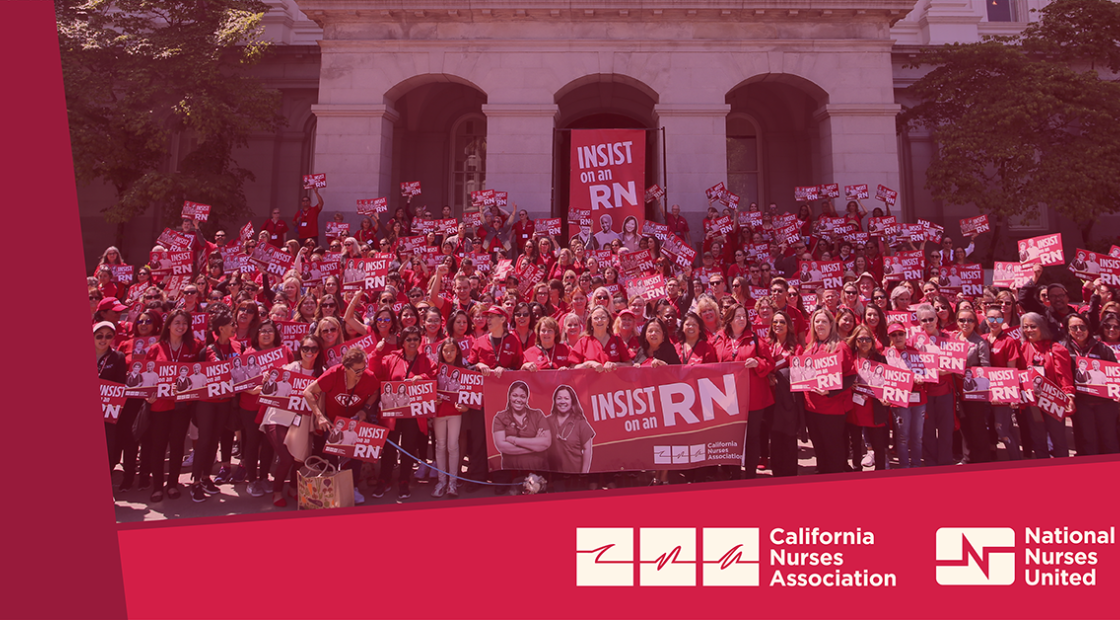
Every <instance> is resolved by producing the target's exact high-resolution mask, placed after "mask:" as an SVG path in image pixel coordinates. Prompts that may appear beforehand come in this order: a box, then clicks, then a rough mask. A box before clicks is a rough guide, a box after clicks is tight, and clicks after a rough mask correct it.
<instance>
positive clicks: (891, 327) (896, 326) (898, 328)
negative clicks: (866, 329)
mask: <svg viewBox="0 0 1120 620" xmlns="http://www.w3.org/2000/svg"><path fill="white" fill-rule="evenodd" d="M895 332H902V333H906V328H905V327H903V325H902V323H887V333H888V334H893V333H895Z"/></svg>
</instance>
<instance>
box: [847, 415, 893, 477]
mask: <svg viewBox="0 0 1120 620" xmlns="http://www.w3.org/2000/svg"><path fill="white" fill-rule="evenodd" d="M847 429H848V443H849V444H850V447H851V450H852V469H854V470H856V471H862V470H863V458H862V456H863V438H864V435H865V434H866V436H867V439H868V441H870V442H871V450H872V452H874V453H875V471H879V470H881V469H886V468H887V435H888V430H887V427H886V426H856V425H855V424H848V425H847Z"/></svg>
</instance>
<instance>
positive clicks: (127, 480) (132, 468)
mask: <svg viewBox="0 0 1120 620" xmlns="http://www.w3.org/2000/svg"><path fill="white" fill-rule="evenodd" d="M143 404H144V401H142V400H140V399H139V398H130V399H128V400H126V401H125V403H124V407H121V415H120V417H118V418H117V423H116V424H112V425H111V426H112V427H113V435H112V444H110V446H109V464H110V465H112V464H114V463H116V462H117V457H118V456H121V457H122V458H121V467H123V468H124V478H122V479H121V486H125V487H128V486H132V482H133V480H134V479H135V478H136V455H137V453H138V452H139V450H140V442H138V441H136V439H135V438H133V436H132V424H133V422H135V421H136V414H137V413H139V412H140V406H141V405H143ZM105 430H106V431H108V430H109V429H105ZM144 470H145V471H147V468H146V467H145V468H144Z"/></svg>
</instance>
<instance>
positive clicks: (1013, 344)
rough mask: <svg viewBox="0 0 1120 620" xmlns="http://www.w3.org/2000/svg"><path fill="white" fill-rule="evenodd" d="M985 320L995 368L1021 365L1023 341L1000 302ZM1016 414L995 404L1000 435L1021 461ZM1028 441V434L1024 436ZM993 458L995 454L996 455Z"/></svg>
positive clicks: (1009, 451) (1010, 453)
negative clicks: (1009, 328) (1011, 331)
mask: <svg viewBox="0 0 1120 620" xmlns="http://www.w3.org/2000/svg"><path fill="white" fill-rule="evenodd" d="M984 323H985V325H986V327H987V331H988V333H987V336H986V340H987V341H988V348H989V350H990V360H991V365H992V367H993V368H1016V367H1017V366H1018V365H1019V341H1018V340H1016V339H1014V338H1012V337H1011V336H1010V335H1008V333H1007V324H1006V322H1005V320H1004V318H1003V309H1002V308H1001V307H1000V303H999V302H998V301H995V302H992V303H989V304H988V307H987V309H986V310H985V311H984ZM1012 419H1013V416H1012V412H1011V406H1010V405H1003V404H1000V405H993V406H992V420H993V422H994V424H995V434H996V438H997V439H998V440H999V441H1001V442H1003V445H1004V447H1005V448H1006V449H1007V458H1008V459H1010V460H1012V461H1018V460H1020V459H1022V458H1023V453H1022V451H1021V450H1020V448H1019V445H1020V444H1019V439H1018V438H1017V437H1016V435H1015V432H1014V423H1013V421H1012ZM1023 439H1024V441H1025V440H1027V439H1028V437H1024V438H1023ZM992 458H993V460H994V459H995V455H994V454H993V455H992Z"/></svg>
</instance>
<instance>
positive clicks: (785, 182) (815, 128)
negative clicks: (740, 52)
mask: <svg viewBox="0 0 1120 620" xmlns="http://www.w3.org/2000/svg"><path fill="white" fill-rule="evenodd" d="M726 101H727V103H728V104H729V105H730V106H731V111H730V112H729V113H728V115H727V184H728V187H729V188H730V189H731V191H732V192H734V193H736V194H738V195H739V197H740V199H741V200H742V201H743V202H745V203H747V204H749V203H750V202H758V203H759V204H760V205H763V206H765V205H766V204H768V203H771V202H774V203H778V204H779V205H783V204H788V203H789V202H790V201H791V200H792V199H793V188H794V187H795V186H798V185H811V184H816V183H819V182H821V180H822V179H824V176H823V172H824V170H823V167H824V166H825V165H826V162H825V160H824V159H823V158H822V156H821V153H822V151H821V132H820V129H819V121H817V120H815V119H814V113H815V112H816V111H817V110H819V109H820V108H821V107H822V106H824V105H825V104H827V103H828V94H827V93H825V92H824V91H823V90H822V89H821V88H820V87H818V86H817V85H815V84H813V83H811V82H809V81H807V80H804V79H802V78H798V77H796V76H792V75H775V74H770V75H762V76H755V77H753V78H750V79H748V80H746V81H744V82H742V83H741V84H739V85H738V86H736V87H735V88H733V89H732V90H731V91H730V92H729V93H727V99H726Z"/></svg>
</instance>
